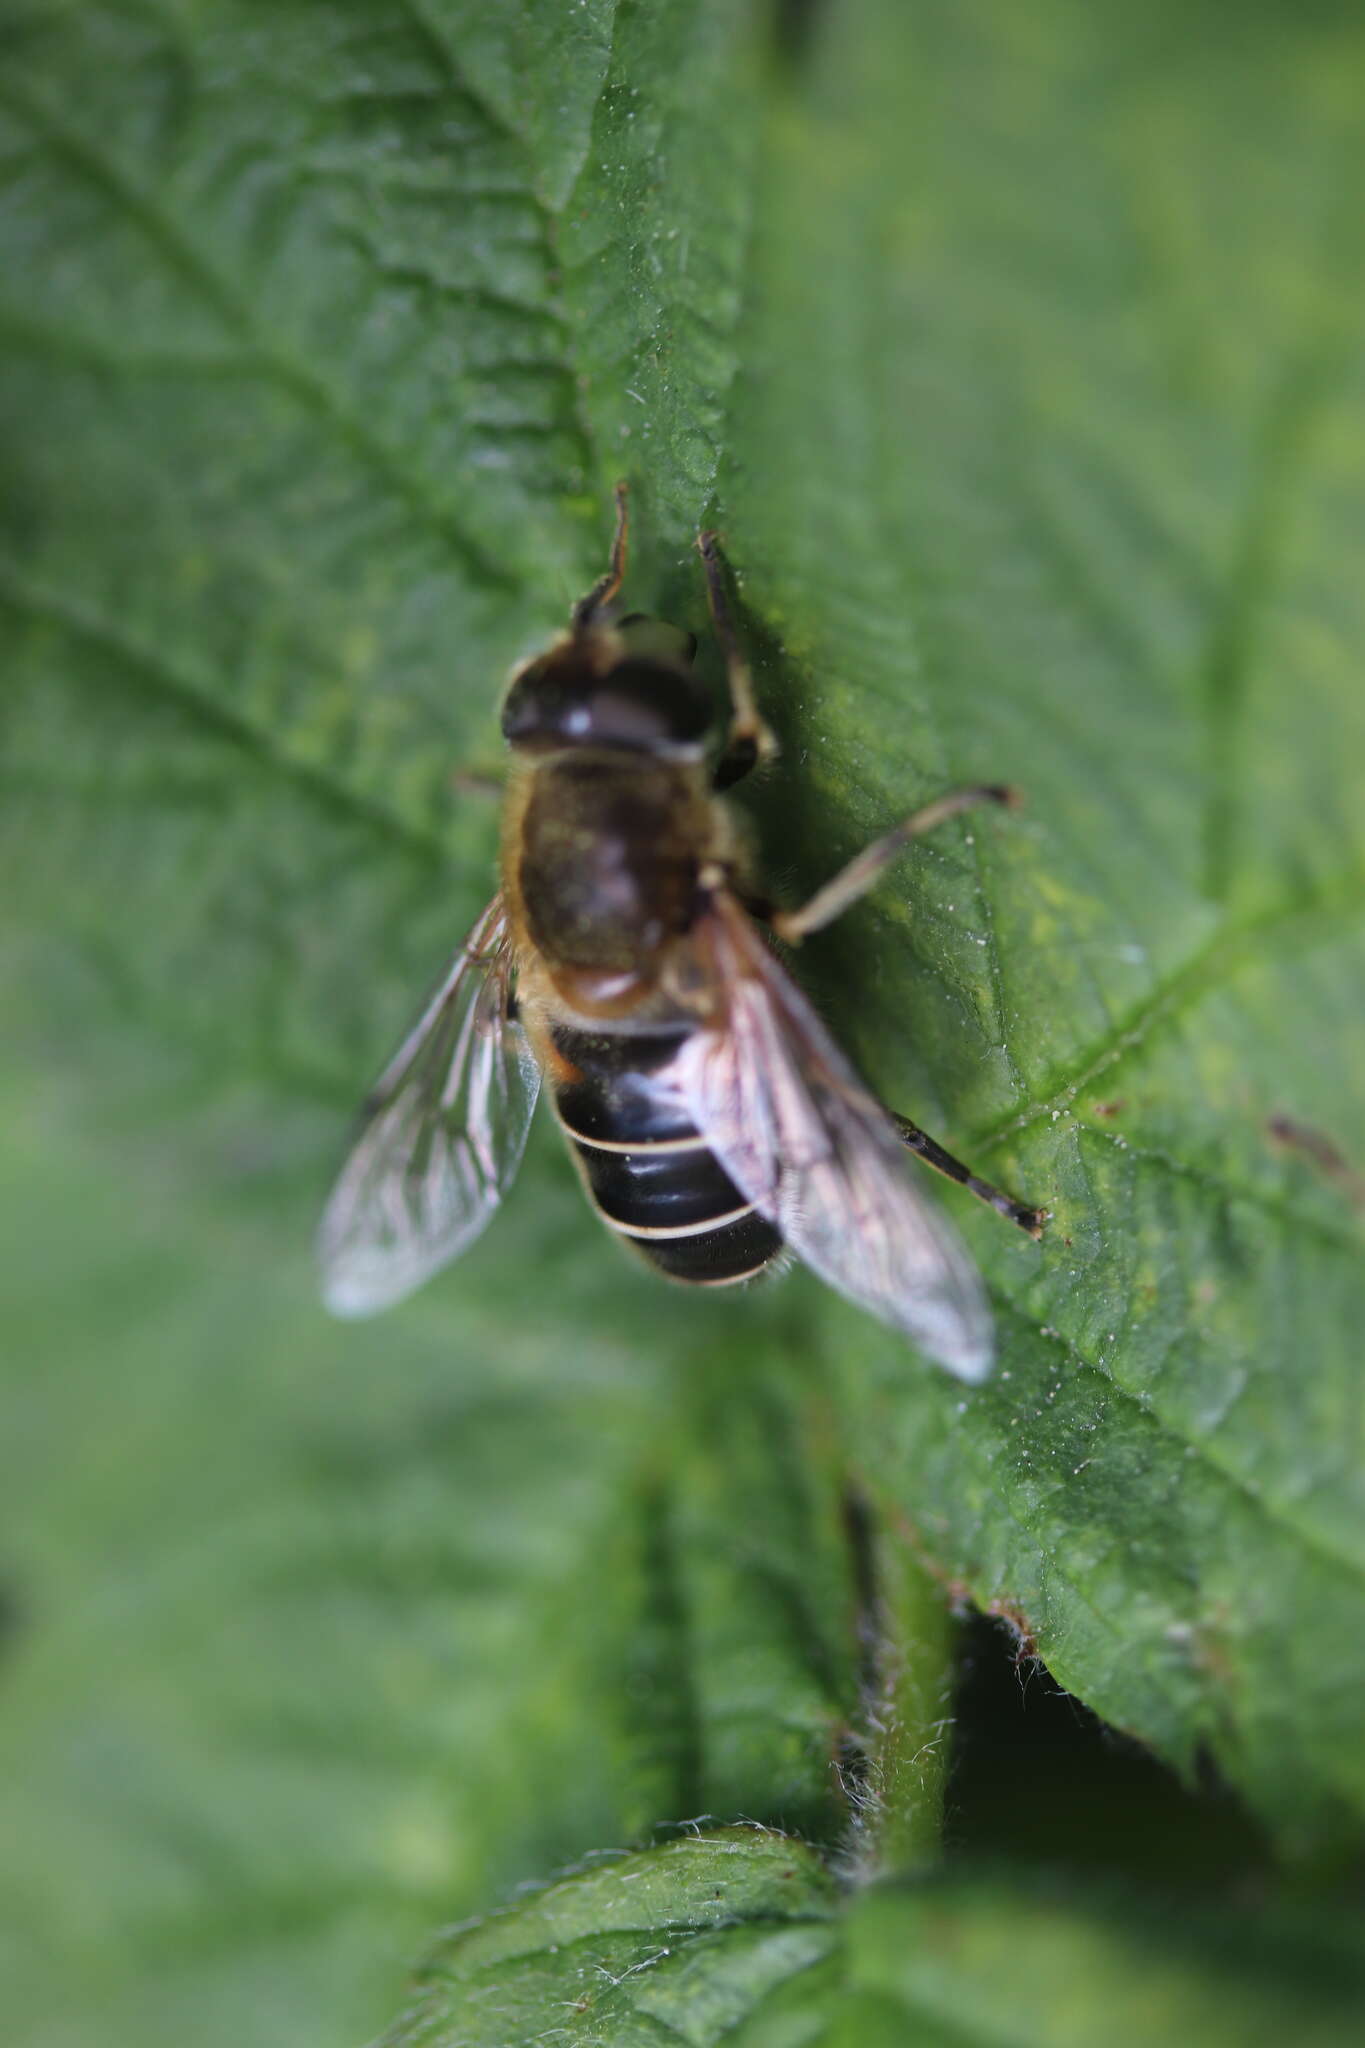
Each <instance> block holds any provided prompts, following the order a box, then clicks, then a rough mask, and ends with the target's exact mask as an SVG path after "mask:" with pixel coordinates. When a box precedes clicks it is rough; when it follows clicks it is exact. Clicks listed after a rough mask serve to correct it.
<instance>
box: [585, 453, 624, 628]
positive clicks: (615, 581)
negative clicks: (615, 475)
mask: <svg viewBox="0 0 1365 2048" xmlns="http://www.w3.org/2000/svg"><path fill="white" fill-rule="evenodd" d="M613 495H614V496H615V499H616V532H615V533H614V535H613V536H612V543H611V560H610V562H609V564H608V566H607V573H606V575H605V576H599V577H598V579H597V581H596V583H594V584H593V587H592V589H591V590H590V591H589V592H588V594H587V596H586V597H580V598H579V600H578V603H577V604H576V605H575V606H574V608H573V613H572V620H573V630H574V632H575V633H586V632H587V631H588V629H589V628H590V627H591V626H593V625H595V624H596V623H597V615H598V613H599V612H600V611H603V610H604V609H605V608H606V606H607V605H609V604H610V603H611V601H612V599H613V598H614V597H615V595H616V593H617V591H618V590H619V589H620V588H621V585H622V583H623V582H624V581H625V575H626V531H627V528H628V526H629V524H630V514H629V508H628V505H627V498H628V495H629V494H628V492H627V489H626V486H625V484H624V483H619V484H618V485H617V486H616V490H615V492H614V494H613Z"/></svg>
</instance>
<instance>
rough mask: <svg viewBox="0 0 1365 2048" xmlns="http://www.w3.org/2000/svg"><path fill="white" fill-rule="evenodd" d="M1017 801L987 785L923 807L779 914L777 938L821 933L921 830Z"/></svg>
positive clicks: (794, 941)
mask: <svg viewBox="0 0 1365 2048" xmlns="http://www.w3.org/2000/svg"><path fill="white" fill-rule="evenodd" d="M1018 801H1019V798H1018V795H1017V793H1016V792H1015V791H1014V790H1012V789H1010V788H1008V787H1007V786H1006V785H1005V784H1004V783H1001V782H983V783H979V784H977V785H975V786H974V787H973V788H971V789H955V790H954V791H953V792H952V794H951V795H950V796H941V797H939V798H937V800H936V801H935V802H934V803H931V804H925V806H924V808H923V809H922V810H919V811H912V812H911V814H910V816H909V817H908V818H902V819H901V822H900V824H899V825H893V826H892V828H891V830H890V831H889V832H884V833H883V834H882V836H881V838H880V839H874V840H873V842H872V844H871V846H865V847H864V848H863V850H862V852H861V853H859V854H855V855H854V857H853V859H852V860H851V861H850V862H849V863H848V866H847V867H844V868H840V870H839V872H838V874H837V875H835V876H834V877H833V879H832V880H831V881H828V882H826V883H825V885H824V887H823V889H817V890H816V892H815V894H814V895H813V896H812V897H811V899H810V901H809V902H808V903H803V904H802V905H801V908H800V909H799V910H779V911H778V913H777V915H776V917H774V919H773V920H772V927H773V930H774V931H775V932H776V933H777V936H778V937H779V939H786V940H787V942H788V944H789V945H795V944H797V943H798V942H799V941H800V940H802V939H804V938H805V937H806V936H807V935H808V934H809V933H810V932H818V931H819V930H820V928H821V927H822V925H827V924H832V923H833V921H834V919H835V918H836V917H840V916H842V914H843V912H844V911H846V910H847V909H848V908H849V906H850V905H851V904H854V903H856V902H857V901H858V898H859V897H860V896H865V895H866V894H867V892H868V890H869V889H870V888H871V887H872V885H873V883H874V882H875V881H877V879H878V878H879V876H880V875H881V873H882V871H883V869H885V868H888V867H890V865H891V863H892V861H893V860H895V859H896V857H897V855H898V854H899V853H900V852H901V851H902V850H903V849H904V848H905V847H906V846H908V845H909V843H910V841H911V840H912V839H918V838H919V837H920V834H921V833H923V832H932V831H933V829H934V827H935V826H936V825H941V824H942V823H943V822H944V820H945V819H946V818H955V817H956V816H957V814H958V812H959V811H967V810H970V809H971V808H972V806H973V805H974V804H1008V805H1010V806H1014V805H1015V804H1017V803H1018Z"/></svg>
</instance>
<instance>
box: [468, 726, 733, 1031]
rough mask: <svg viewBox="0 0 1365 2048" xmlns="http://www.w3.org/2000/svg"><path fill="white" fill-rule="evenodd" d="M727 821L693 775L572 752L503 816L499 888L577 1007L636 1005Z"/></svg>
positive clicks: (678, 928) (546, 768) (686, 768)
mask: <svg viewBox="0 0 1365 2048" xmlns="http://www.w3.org/2000/svg"><path fill="white" fill-rule="evenodd" d="M724 831H725V820H724V819H723V816H722V815H721V814H720V813H719V807H718V806H717V805H716V804H715V802H714V800H713V799H712V797H711V795H710V793H709V791H708V789H707V786H706V781H705V776H704V773H703V771H702V769H701V767H700V765H699V764H694V763H690V762H675V761H660V760H655V759H653V758H651V757H650V756H648V755H626V754H621V753H617V752H615V751H611V752H608V751H601V752H592V751H589V750H575V751H573V752H571V753H570V752H565V753H562V754H555V755H549V756H546V757H544V758H542V759H541V760H539V761H538V762H537V763H536V765H535V767H534V768H533V769H532V771H531V772H530V773H529V775H527V776H526V777H525V779H524V782H523V783H522V786H521V788H520V790H519V791H518V792H517V793H516V794H514V797H513V800H512V802H511V804H510V806H509V813H508V822H507V830H506V833H505V838H504V848H503V868H504V882H505V886H506V889H507V893H508V897H509V901H510V902H511V904H512V905H513V908H514V912H515V914H516V921H517V923H518V925H519V926H520V928H521V930H522V932H523V933H524V935H525V939H526V941H527V942H528V943H529V945H530V946H531V948H532V949H533V950H534V951H535V952H536V953H537V954H538V955H539V956H540V958H541V959H542V960H543V961H545V963H546V964H547V965H548V966H549V967H550V968H551V969H552V970H554V971H555V974H556V980H558V981H562V980H563V978H564V977H565V976H567V977H568V978H569V979H570V980H573V979H574V978H575V977H577V979H578V981H580V982H581V983H582V988H581V990H579V989H575V988H569V987H567V986H566V987H565V988H564V993H565V995H566V996H567V997H568V999H569V1000H570V1001H571V1002H572V1001H573V1000H574V998H575V995H580V996H581V998H582V999H583V1001H584V1007H586V1008H594V1009H595V1008H598V1007H599V1006H600V1004H602V1003H606V1004H611V1003H613V1002H615V1001H619V1002H621V1003H622V1004H625V1003H627V1002H629V1001H631V1000H634V999H636V998H637V997H638V991H639V988H640V987H641V986H642V985H648V984H651V983H652V982H653V981H654V979H655V978H656V977H657V973H658V969H659V965H660V963H661V961H662V960H663V958H664V956H665V955H666V953H667V952H668V949H669V948H670V946H671V945H673V944H674V942H675V941H676V940H678V939H679V938H680V937H681V936H682V935H683V934H684V933H686V932H687V931H688V929H689V928H690V926H691V924H692V922H693V920H694V918H695V916H696V912H697V891H698V876H699V873H700V871H701V868H702V866H703V865H704V864H705V863H706V861H707V860H708V859H710V858H713V857H714V853H715V849H716V843H717V839H718V836H720V835H723V834H724Z"/></svg>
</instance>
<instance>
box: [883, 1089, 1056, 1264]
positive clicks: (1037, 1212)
mask: <svg viewBox="0 0 1365 2048" xmlns="http://www.w3.org/2000/svg"><path fill="white" fill-rule="evenodd" d="M887 1115H888V1116H889V1117H890V1119H891V1121H892V1123H893V1124H894V1125H895V1129H896V1135H897V1137H898V1138H899V1139H900V1141H901V1143H902V1144H903V1145H904V1146H905V1147H906V1149H907V1150H908V1151H910V1152H913V1153H914V1154H915V1156H916V1158H918V1159H922V1160H923V1161H924V1163H925V1165H926V1166H932V1167H933V1169H934V1171H935V1173H941V1174H944V1175H946V1176H947V1178H948V1179H949V1180H955V1181H956V1182H957V1184H958V1186H959V1187H963V1188H966V1189H967V1190H968V1192H969V1193H971V1194H973V1195H975V1196H976V1198H977V1200H978V1201H979V1202H985V1203H986V1204H987V1206H988V1207H990V1208H992V1209H994V1210H995V1211H996V1212H997V1214H998V1215H1001V1216H1004V1217H1005V1218H1006V1219H1007V1220H1008V1221H1009V1222H1010V1223H1014V1224H1017V1225H1018V1227H1019V1229H1020V1230H1022V1231H1024V1232H1025V1233H1026V1234H1027V1235H1028V1236H1029V1237H1032V1238H1035V1239H1036V1238H1040V1237H1041V1236H1042V1234H1043V1225H1044V1224H1045V1223H1046V1222H1047V1219H1048V1215H1049V1213H1050V1212H1049V1211H1048V1210H1046V1209H1031V1208H1030V1207H1029V1206H1028V1204H1027V1203H1026V1202H1016V1201H1015V1199H1014V1197H1013V1195H1007V1194H1006V1193H1005V1192H1004V1190H1003V1189H1001V1188H997V1187H995V1186H993V1185H992V1183H991V1182H990V1181H988V1180H982V1178H981V1176H980V1174H977V1173H973V1172H972V1170H971V1168H970V1167H969V1166H964V1165H963V1163H962V1161H961V1160H960V1159H954V1157H953V1155H952V1153H951V1152H945V1151H944V1149H943V1147H942V1145H940V1144H938V1143H937V1142H936V1140H935V1139H933V1138H931V1137H930V1136H929V1134H928V1132H927V1131H922V1130H921V1129H920V1127H919V1125H918V1124H912V1123H911V1121H910V1119H909V1117H908V1116H898V1115H897V1113H896V1111H895V1110H894V1109H889V1110H888V1111H887Z"/></svg>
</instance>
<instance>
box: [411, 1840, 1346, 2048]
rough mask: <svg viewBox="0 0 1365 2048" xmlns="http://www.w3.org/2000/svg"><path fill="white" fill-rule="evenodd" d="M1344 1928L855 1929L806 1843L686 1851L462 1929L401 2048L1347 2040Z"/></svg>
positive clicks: (991, 1907)
mask: <svg viewBox="0 0 1365 2048" xmlns="http://www.w3.org/2000/svg"><path fill="white" fill-rule="evenodd" d="M1357 1949H1358V1944H1357V1943H1356V1942H1355V1940H1354V1937H1353V1930H1352V1929H1351V1927H1350V1925H1349V1924H1348V1923H1347V1921H1346V1920H1345V1919H1343V1920H1341V1921H1338V1922H1335V1923H1332V1922H1329V1923H1328V1924H1326V1925H1324V1924H1323V1923H1322V1921H1321V1920H1318V1921H1317V1922H1310V1921H1309V1920H1307V1919H1306V1918H1305V1917H1304V1916H1303V1915H1302V1914H1301V1913H1298V1912H1296V1911H1295V1910H1294V1909H1292V1908H1288V1907H1283V1906H1281V1907H1277V1908H1273V1909H1268V1908H1266V1907H1265V1906H1261V1907H1259V1908H1256V1909H1253V1910H1252V1911H1250V1912H1243V1913H1241V1914H1239V1915H1237V1916H1233V1915H1231V1914H1219V1913H1215V1912H1211V1911H1209V1910H1208V1909H1200V1910H1198V1911H1196V1912H1194V1913H1192V1914H1186V1915H1184V1916H1182V1918H1181V1919H1180V1920H1175V1919H1173V1918H1172V1917H1171V1916H1170V1915H1169V1913H1168V1912H1167V1911H1166V1910H1164V1909H1162V1908H1160V1907H1158V1906H1156V1905H1155V1904H1154V1903H1153V1901H1152V1900H1151V1899H1150V1898H1148V1897H1145V1896H1144V1895H1142V1894H1140V1893H1132V1892H1123V1891H1121V1890H1119V1889H1117V1888H1113V1887H1111V1888H1110V1889H1109V1890H1108V1891H1107V1892H1105V1893H1103V1894H1101V1895H1100V1896H1098V1897H1097V1896H1096V1895H1095V1894H1094V1893H1093V1892H1092V1893H1091V1894H1090V1895H1089V1896H1087V1897H1081V1896H1077V1895H1076V1894H1075V1892H1074V1891H1069V1890H1068V1889H1067V1888H1066V1887H1065V1886H1064V1885H1062V1884H1060V1883H1058V1881H1057V1880H1056V1879H1055V1878H1048V1877H1045V1876H1044V1877H1037V1876H1035V1877H1034V1878H1033V1880H1032V1882H1031V1884H1030V1886H1029V1888H1028V1889H1024V1888H1022V1887H1021V1886H1020V1885H1019V1883H1018V1882H1017V1881H1016V1882H1014V1883H1010V1882H1008V1881H1007V1880H1005V1879H1002V1878H998V1877H994V1876H990V1875H986V1876H980V1877H977V1876H972V1877H959V1878H957V1879H953V1880H945V1879H935V1880H933V1881H930V1882H926V1883H923V1884H920V1885H917V1886H915V1887H913V1888H909V1887H890V1886H884V1887H879V1888H876V1889H874V1890H872V1891H870V1892H866V1893H864V1894H863V1895H862V1896H861V1897H859V1898H857V1899H855V1900H854V1901H853V1902H852V1904H851V1905H850V1906H849V1907H848V1908H847V1909H846V1910H844V1911H840V1909H839V1906H838V1902H837V1899H836V1898H835V1896H834V1895H832V1893H831V1889H830V1886H829V1882H828V1879H827V1878H826V1877H825V1876H824V1874H823V1872H822V1870H821V1868H820V1865H819V1864H818V1863H817V1862H816V1861H815V1860H814V1859H813V1858H812V1857H811V1856H810V1853H809V1851H808V1850H805V1849H803V1848H802V1847H801V1845H800V1844H799V1843H795V1842H788V1841H784V1840H782V1838H781V1837H778V1836H772V1835H764V1834H759V1833H745V1834H741V1833H738V1832H733V1831H732V1832H729V1833H722V1834H712V1835H702V1836H699V1837H696V1838H691V1837H684V1838H683V1839H682V1840H680V1841H677V1842H673V1843H670V1844H668V1845H667V1846H666V1847H664V1848H661V1849H655V1850H651V1851H648V1852H646V1853H645V1854H642V1855H636V1856H628V1857H624V1858H621V1859H620V1860H614V1861H610V1862H607V1863H604V1864H603V1865H601V1867H599V1868H597V1869H595V1870H592V1871H589V1872H585V1873H584V1874H582V1875H579V1876H571V1877H568V1878H565V1879H562V1880H561V1881H560V1882H558V1883H557V1884H554V1885H552V1886H550V1887H549V1888H548V1889H547V1890H545V1891H544V1892H541V1893H538V1894H536V1895H534V1896H533V1897H531V1898H530V1899H529V1900H528V1901H527V1902H526V1903H525V1904H522V1905H519V1906H516V1907H514V1908H512V1909H510V1910H509V1911H508V1912H506V1913H505V1914H503V1915H501V1916H499V1917H496V1918H493V1919H489V1920H484V1921H481V1922H479V1923H477V1924H475V1925H474V1926H472V1927H470V1928H468V1929H465V1930H459V1931H457V1932H456V1933H455V1934H454V1935H453V1936H452V1937H450V1938H449V1939H448V1940H446V1941H444V1942H443V1943H442V1944H441V1945H440V1946H439V1947H438V1949H437V1950H436V1951H435V1953H434V1954H433V1955H432V1956H431V1957H430V1958H429V1959H428V1961H427V1962H426V1964H425V1965H424V1966H423V1969H422V1971H421V1973H420V1976H419V1979H418V1983H417V1987H416V1992H415V1995H414V1998H413V2000H412V2003H411V2005H410V2007H409V2009H408V2010H407V2011H406V2012H405V2013H404V2015H403V2018H402V2019H401V2020H400V2021H399V2022H398V2024H397V2026H396V2027H395V2028H394V2029H393V2031H392V2032H391V2033H390V2034H388V2035H386V2036H385V2048H483V2044H485V2043H486V2044H487V2048H521V2044H522V2043H528V2044H529V2043H530V2042H533V2041H540V2040H544V2039H547V2038H552V2039H554V2040H556V2041H561V2042H563V2043H565V2044H566V2048H568V2044H572V2043H577V2042H583V2043H585V2044H586V2043H589V2042H592V2043H602V2044H604V2048H606V2044H610V2048H654V2044H656V2043H663V2042H665V2041H681V2042H686V2043H687V2044H688V2048H707V2044H709V2043H712V2042H720V2041H725V2042H727V2043H732V2044H733V2048H816V2044H818V2048H842V2044H848V2048H853V2044H854V2043H856V2044H858V2048H880V2044H883V2043H885V2044H886V2048H892V2044H893V2043H894V2044H904V2043H906V2042H911V2041H913V2042H915V2043H916V2044H919V2043H924V2044H925V2048H967V2044H968V2043H981V2044H983V2048H985V2044H989V2048H995V2044H997V2043H999V2042H1013V2041H1048V2042H1055V2043H1056V2044H1058V2048H1071V2044H1073V2043H1074V2044H1076V2048H1081V2044H1086V2043H1090V2042H1093V2041H1095V2040H1096V2039H1100V2038H1102V2039H1104V2040H1106V2041H1110V2042H1113V2043H1114V2048H1147V2044H1149V2043H1150V2044H1153V2048H1155V2044H1156V2043H1159V2042H1167V2041H1199V2042H1201V2043H1205V2042H1206V2043H1208V2044H1210V2048H1216V2044H1218V2043H1221V2042H1228V2043H1234V2042H1235V2043H1237V2044H1238V2048H1253V2044H1257V2043H1262V2042H1264V2043H1266V2044H1267V2048H1269V2044H1271V2043H1275V2042H1278V2041H1282V2040H1283V2039H1285V2038H1286V2036H1289V2037H1291V2038H1293V2039H1295V2040H1304V2041H1309V2042H1312V2043H1314V2044H1315V2048H1329V2044H1344V2043H1345V2042H1347V2041H1349V2040H1351V2039H1353V2038H1354V2035H1355V2030H1356V2027H1357V2025H1358V2020H1359V1999H1360V1995H1361V1988H1362V1987H1361V1973H1360V1962H1359V1955H1358V1952H1357Z"/></svg>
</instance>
